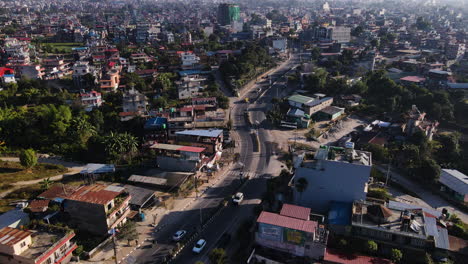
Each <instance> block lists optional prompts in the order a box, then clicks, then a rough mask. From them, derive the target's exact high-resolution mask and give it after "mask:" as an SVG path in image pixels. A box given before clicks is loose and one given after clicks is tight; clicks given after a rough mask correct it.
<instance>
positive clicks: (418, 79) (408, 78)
mask: <svg viewBox="0 0 468 264" xmlns="http://www.w3.org/2000/svg"><path fill="white" fill-rule="evenodd" d="M400 80H402V81H407V82H416V83H418V82H424V81H425V80H426V78H423V77H419V76H406V77H403V78H400Z"/></svg>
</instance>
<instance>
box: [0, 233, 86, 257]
mask: <svg viewBox="0 0 468 264" xmlns="http://www.w3.org/2000/svg"><path fill="white" fill-rule="evenodd" d="M74 236H75V233H73V231H70V232H66V233H65V232H51V231H49V230H47V231H42V230H21V229H16V228H11V227H4V228H2V229H0V263H2V264H48V263H55V264H65V263H69V262H70V259H71V257H72V252H73V251H74V250H75V249H76V248H77V245H76V244H75V243H74V242H72V241H71V239H72V238H73V237H74Z"/></svg>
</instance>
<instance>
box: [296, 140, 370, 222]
mask: <svg viewBox="0 0 468 264" xmlns="http://www.w3.org/2000/svg"><path fill="white" fill-rule="evenodd" d="M353 145H354V144H352V143H351V144H347V148H340V147H328V146H322V147H320V149H319V150H318V151H317V152H316V154H315V159H314V160H312V161H309V162H304V163H303V165H302V167H299V168H297V169H296V172H295V175H294V177H293V179H292V180H291V186H293V191H294V200H295V203H296V204H298V205H301V206H306V207H309V208H311V209H312V210H313V211H314V212H319V213H321V212H326V211H328V209H329V206H330V203H331V202H332V201H337V202H347V203H352V202H353V201H355V200H360V199H365V198H366V196H367V183H368V181H369V177H370V172H371V168H372V154H371V153H370V152H366V151H359V150H355V149H354V148H353Z"/></svg>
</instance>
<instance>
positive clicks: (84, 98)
mask: <svg viewBox="0 0 468 264" xmlns="http://www.w3.org/2000/svg"><path fill="white" fill-rule="evenodd" d="M80 97H81V99H80V100H81V105H82V106H83V107H84V108H85V110H86V111H88V112H89V111H92V110H93V108H97V107H100V106H101V105H102V97H101V93H98V92H96V91H94V90H93V91H91V92H87V93H80Z"/></svg>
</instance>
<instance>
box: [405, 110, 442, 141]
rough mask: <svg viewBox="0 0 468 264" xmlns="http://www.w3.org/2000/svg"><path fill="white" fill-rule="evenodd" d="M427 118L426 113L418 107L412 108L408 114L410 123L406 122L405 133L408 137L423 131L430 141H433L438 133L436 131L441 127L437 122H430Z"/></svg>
mask: <svg viewBox="0 0 468 264" xmlns="http://www.w3.org/2000/svg"><path fill="white" fill-rule="evenodd" d="M425 118H426V113H425V112H421V111H419V109H418V108H417V107H416V105H413V106H412V107H411V110H410V111H409V112H408V121H407V122H406V127H405V133H406V135H407V136H411V135H413V134H414V133H416V132H417V131H423V132H424V134H425V135H426V136H427V138H428V139H429V140H432V136H433V135H434V133H436V129H437V127H438V126H439V122H437V121H429V120H427V119H425Z"/></svg>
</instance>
